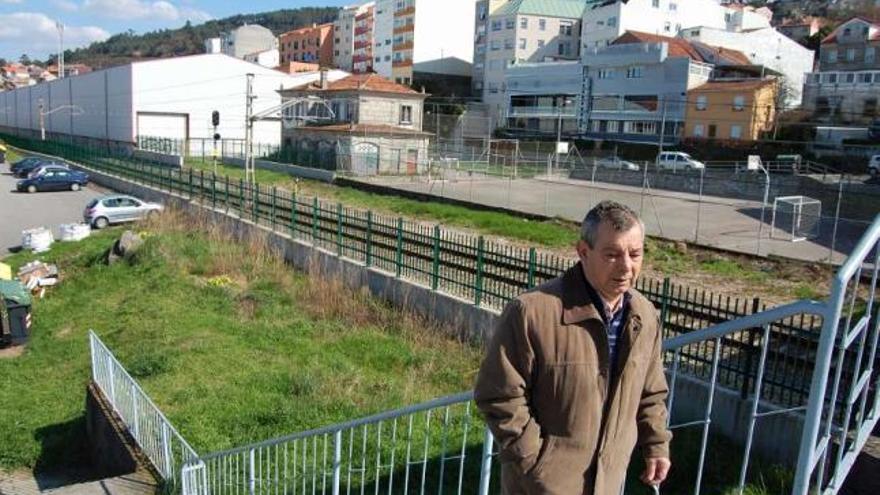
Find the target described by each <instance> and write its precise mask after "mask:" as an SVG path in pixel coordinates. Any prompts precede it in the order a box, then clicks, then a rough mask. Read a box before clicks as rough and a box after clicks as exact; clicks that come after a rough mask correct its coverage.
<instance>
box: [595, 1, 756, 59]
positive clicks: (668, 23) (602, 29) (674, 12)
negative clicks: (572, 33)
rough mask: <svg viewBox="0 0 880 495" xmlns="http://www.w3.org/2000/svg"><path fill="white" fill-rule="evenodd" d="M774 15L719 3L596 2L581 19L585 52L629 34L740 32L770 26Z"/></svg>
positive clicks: (671, 34)
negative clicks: (697, 29) (698, 29)
mask: <svg viewBox="0 0 880 495" xmlns="http://www.w3.org/2000/svg"><path fill="white" fill-rule="evenodd" d="M771 17H772V12H770V11H769V10H767V9H763V8H762V9H753V8H751V7H744V6H730V7H728V6H724V5H721V4H720V3H719V2H718V1H717V0H629V1H622V0H618V1H606V2H593V3H591V4H589V5H587V7H586V9H585V10H584V13H583V19H582V28H581V30H582V33H583V34H582V36H581V43H582V47H583V48H597V47H601V46H605V45H608V44H610V43H611V42H612V41H614V40H615V39H617V38H618V37H619V36H621V35H622V34H623V33H625V32H627V31H638V32H642V33H651V34H657V35H661V36H676V35H678V33H679V32H680V31H681V30H682V29H685V28H692V27H698V26H704V27H710V28H715V29H720V30H724V31H731V32H738V31H744V30H749V29H757V28H762V27H769V26H770V18H771Z"/></svg>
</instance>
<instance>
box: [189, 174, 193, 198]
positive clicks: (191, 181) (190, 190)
mask: <svg viewBox="0 0 880 495" xmlns="http://www.w3.org/2000/svg"><path fill="white" fill-rule="evenodd" d="M189 200H190V201H192V200H193V169H189Z"/></svg>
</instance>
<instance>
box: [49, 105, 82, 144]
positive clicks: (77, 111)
mask: <svg viewBox="0 0 880 495" xmlns="http://www.w3.org/2000/svg"><path fill="white" fill-rule="evenodd" d="M61 110H70V113H71V114H72V115H82V114H83V113H84V112H83V109H82V108H80V107H78V106H76V105H61V106H58V107H55V108H53V109H51V110H46V109H45V107H44V105H43V99H42V98H40V99H39V112H40V141H45V140H46V116H47V115H52V114H53V113H55V112H59V111H61Z"/></svg>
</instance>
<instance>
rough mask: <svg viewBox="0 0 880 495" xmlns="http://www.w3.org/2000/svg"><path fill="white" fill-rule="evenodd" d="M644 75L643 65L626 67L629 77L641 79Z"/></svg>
mask: <svg viewBox="0 0 880 495" xmlns="http://www.w3.org/2000/svg"><path fill="white" fill-rule="evenodd" d="M641 77H642V66H641V65H634V66H632V67H629V68H627V69H626V78H627V79H640V78H641Z"/></svg>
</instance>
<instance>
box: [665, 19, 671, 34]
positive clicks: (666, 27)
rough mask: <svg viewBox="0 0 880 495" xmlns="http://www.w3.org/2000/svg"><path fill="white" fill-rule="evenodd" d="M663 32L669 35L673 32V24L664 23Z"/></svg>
mask: <svg viewBox="0 0 880 495" xmlns="http://www.w3.org/2000/svg"><path fill="white" fill-rule="evenodd" d="M663 30H664V31H666V32H667V33H668V32H669V31H672V24H671V23H670V22H669V21H666V22H664V23H663Z"/></svg>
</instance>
